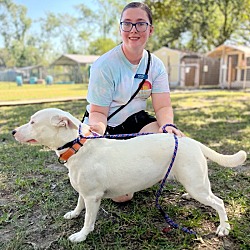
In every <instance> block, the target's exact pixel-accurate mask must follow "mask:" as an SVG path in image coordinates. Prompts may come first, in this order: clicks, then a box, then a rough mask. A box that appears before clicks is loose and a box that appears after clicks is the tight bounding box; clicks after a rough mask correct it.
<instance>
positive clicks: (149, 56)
mask: <svg viewBox="0 0 250 250" xmlns="http://www.w3.org/2000/svg"><path fill="white" fill-rule="evenodd" d="M147 52H148V64H147V68H146V71H145V75H147V74H148V71H149V67H150V61H151V54H150V51H149V50H147ZM145 80H146V79H143V80H142V82H141V83H140V84H139V87H138V89H137V90H136V91H135V93H134V94H133V95H132V96H131V97H130V99H129V100H128V102H127V103H126V104H124V105H122V106H121V107H119V108H118V109H117V110H116V111H115V112H113V113H112V114H111V115H109V116H108V118H107V120H109V119H110V118H111V117H113V116H114V115H115V114H117V113H118V112H119V111H121V110H122V109H123V108H124V107H125V106H127V105H128V104H129V103H130V102H131V101H132V100H133V99H134V97H135V96H136V95H137V94H138V92H139V91H140V89H141V88H142V85H143V84H144V82H145Z"/></svg>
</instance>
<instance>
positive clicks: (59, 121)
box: [50, 115, 78, 129]
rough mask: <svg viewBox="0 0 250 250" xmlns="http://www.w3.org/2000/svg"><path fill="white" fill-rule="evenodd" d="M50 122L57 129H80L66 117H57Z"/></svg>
mask: <svg viewBox="0 0 250 250" xmlns="http://www.w3.org/2000/svg"><path fill="white" fill-rule="evenodd" d="M50 122H51V124H52V125H53V126H55V127H66V128H75V129H77V128H78V125H77V124H76V123H75V122H74V121H72V120H71V119H69V118H68V117H66V116H60V115H55V116H53V117H52V118H51V120H50Z"/></svg>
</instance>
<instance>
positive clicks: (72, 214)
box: [63, 211, 79, 220]
mask: <svg viewBox="0 0 250 250" xmlns="http://www.w3.org/2000/svg"><path fill="white" fill-rule="evenodd" d="M78 216H79V213H76V212H75V211H70V212H68V213H66V214H65V215H64V216H63V217H64V219H67V220H70V219H74V218H77V217H78Z"/></svg>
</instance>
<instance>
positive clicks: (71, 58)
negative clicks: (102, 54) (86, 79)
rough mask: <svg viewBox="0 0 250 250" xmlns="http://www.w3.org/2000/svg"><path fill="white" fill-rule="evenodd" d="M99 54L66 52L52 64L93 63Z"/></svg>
mask: <svg viewBox="0 0 250 250" xmlns="http://www.w3.org/2000/svg"><path fill="white" fill-rule="evenodd" d="M98 58H99V56H95V55H87V56H86V55H77V54H64V55H62V56H60V57H59V58H58V59H57V60H55V61H54V62H53V63H52V64H51V65H52V66H53V65H76V64H92V63H93V62H95V61H96V60H97V59H98Z"/></svg>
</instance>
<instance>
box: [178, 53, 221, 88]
mask: <svg viewBox="0 0 250 250" xmlns="http://www.w3.org/2000/svg"><path fill="white" fill-rule="evenodd" d="M219 67H220V62H219V60H218V59H214V58H209V57H207V56H205V55H202V54H198V53H189V54H186V55H184V56H183V57H182V58H181V68H180V71H181V82H180V86H181V87H201V86H203V87H204V86H218V84H219Z"/></svg>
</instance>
